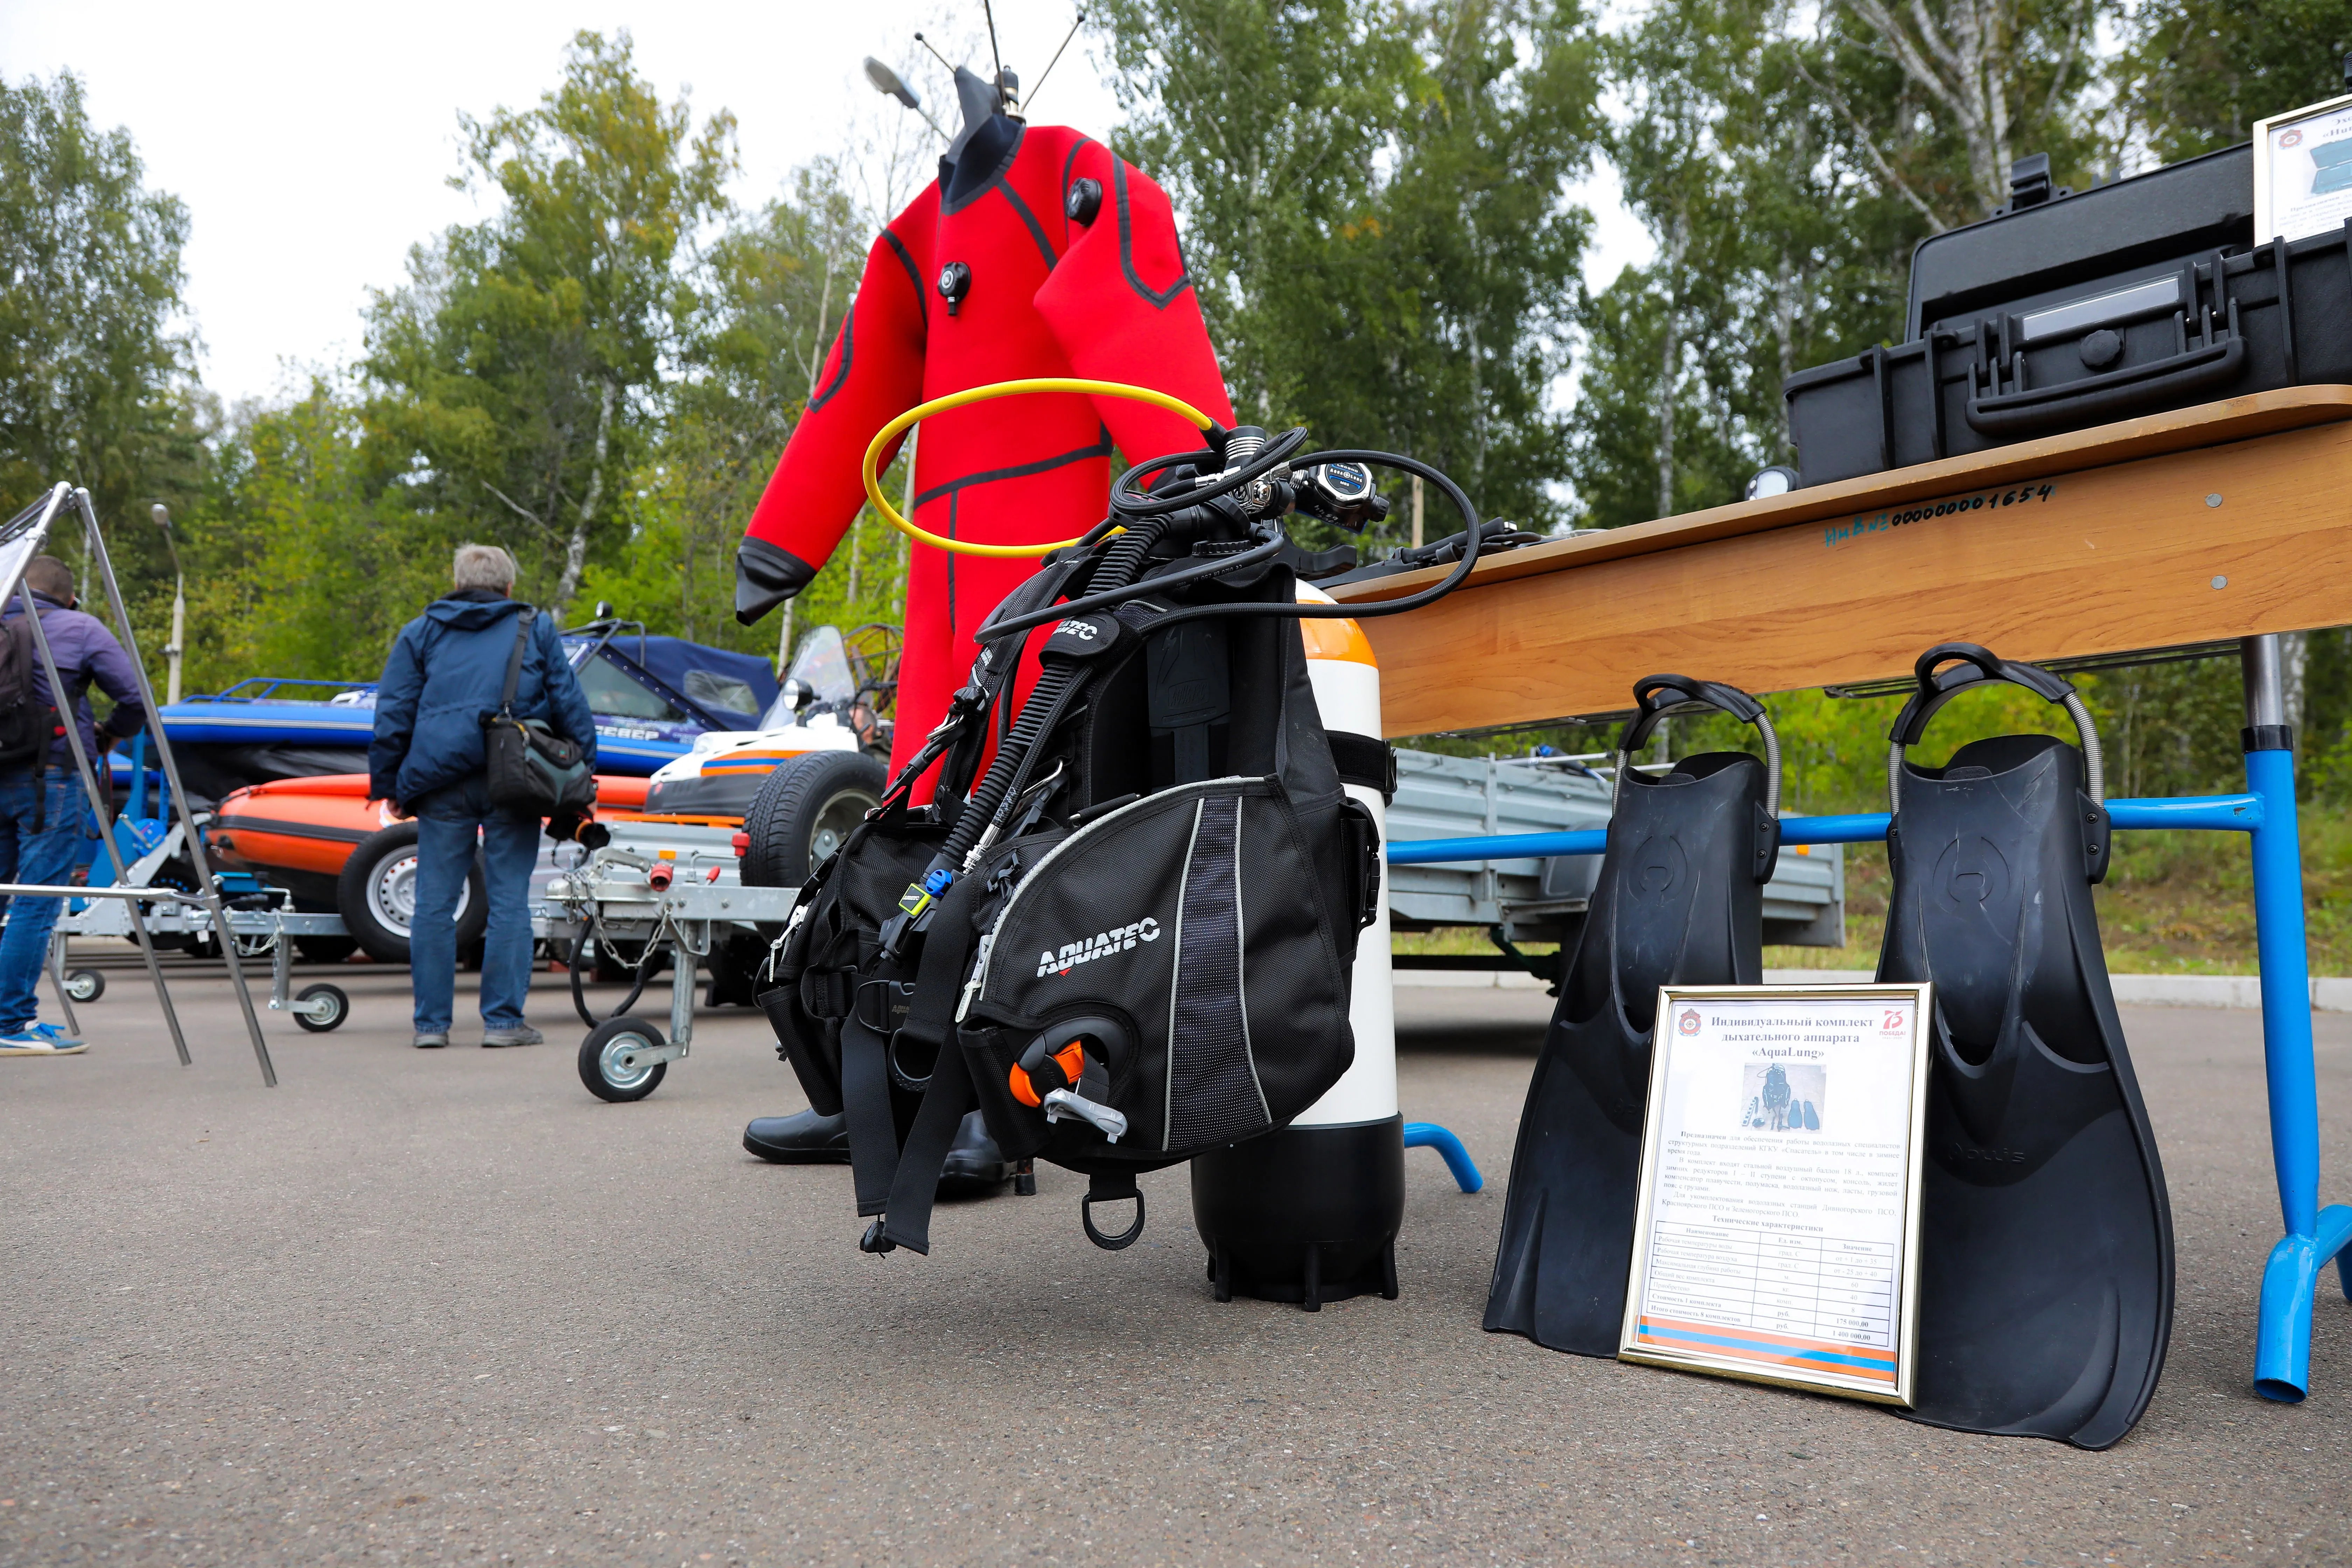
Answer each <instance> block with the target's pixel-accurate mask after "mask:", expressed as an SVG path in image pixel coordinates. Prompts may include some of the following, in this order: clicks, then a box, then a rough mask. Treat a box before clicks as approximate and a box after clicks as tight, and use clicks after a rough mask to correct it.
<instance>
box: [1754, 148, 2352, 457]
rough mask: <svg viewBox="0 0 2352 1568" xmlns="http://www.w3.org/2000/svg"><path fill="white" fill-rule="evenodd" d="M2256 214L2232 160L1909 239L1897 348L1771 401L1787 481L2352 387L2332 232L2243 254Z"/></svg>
mask: <svg viewBox="0 0 2352 1568" xmlns="http://www.w3.org/2000/svg"><path fill="white" fill-rule="evenodd" d="M2252 196H2253V174H2252V153H2251V151H2250V150H2249V149H2247V148H2245V147H2234V148H2231V149H2229V150H2228V151H2226V152H2221V153H2210V154H2208V155H2207V156H2205V157H2203V158H2197V159H2191V160H2190V161H2189V162H2187V163H2176V164H2172V165H2170V166H2168V167H2167V168H2163V169H2158V170H2156V171H2154V172H2153V173H2150V174H2142V175H2139V176H2137V178H2134V179H2129V180H2120V181H2116V182H2115V183H2114V184H2105V185H2100V186H2096V187H2094V188H2093V189H2091V190H2087V191H2084V192H2081V193H2079V194H2076V195H2061V196H2058V197H2055V198H2053V199H2052V200H2049V201H2046V202H2043V203H2042V204H2041V205H2035V206H2031V207H2026V208H2023V209H2021V210H2016V211H2011V212H2009V213H2005V214H2003V215H2002V216H1997V217H1993V218H1989V219H1987V220H1986V221H1985V222H1983V223H1979V224H1972V225H1970V226H1968V227H1966V228H1960V229H1953V230H1951V231H1949V232H1948V233H1945V234H1941V235H1937V236H1934V237H1930V238H1928V239H1926V240H1923V241H1921V242H1920V245H1919V248H1918V250H1917V252H1916V255H1915V257H1914V258H1913V264H1912V288H1911V328H1912V334H1913V335H1912V337H1911V340H1910V341H1909V342H1905V343H1901V344H1899V345H1896V346H1895V347H1892V348H1874V349H1871V350H1869V351H1868V352H1866V353H1862V354H1860V355H1857V356H1855V357H1853V358H1851V359H1843V360H1838V361H1835V362H1834V363H1830V364H1825V365H1821V366H1818V367H1816V368H1814V369H1811V370H1805V371H1800V372H1798V373H1797V374H1795V375H1792V376H1790V378H1789V380H1788V382H1787V384H1785V386H1784V388H1783V395H1785V396H1786V397H1787V398H1788V400H1789V424H1790V435H1791V437H1793V439H1794V441H1795V444H1796V447H1797V457H1798V471H1799V474H1800V476H1801V478H1800V480H1799V482H1800V483H1801V484H1805V485H1818V484H1826V483H1828V482H1830V481H1831V480H1833V479H1853V478H1855V477H1857V476H1860V475H1863V474H1872V473H1878V472H1882V471H1884V470H1885V469H1889V468H1906V467H1908V466H1909V465H1911V464H1914V463H1924V462H1928V461H1931V460H1933V459H1935V458H1948V457H1954V456H1958V455H1959V454H1961V453H1964V452H1979V451H1984V450H1986V449H1988V448H1990V447H2000V446H2005V445H2007V444H2009V443H2011V442H2013V441H2023V440H2028V439H2031V438H2032V437H2038V436H2051V435H2057V434H2061V433H2063V432H2065V431H2069V430H2079V429H2084V428H2087V427H2089V426H2095V425H2104V424H2106V423H2109V422H2110V421H2113V420H2117V419H2126V418H2130V417H2132V416H2136V415H2141V414H2152V413H2157V412H2158V411H2161V410H2163V409H2168V408H2185V407H2189V406H2190V405H2195V404H2200V403H2210V402H2213V401H2215V400H2217V399H2221V398H2224V397H2232V396H2237V395H2242V394H2245V393H2251V392H2263V391H2268V390H2270V389H2272V388H2274V387H2281V386H2293V385H2296V384H2303V383H2315V382H2347V381H2352V255H2347V247H2346V231H2338V232H2335V233H2330V234H2324V235H2315V236H2312V237H2308V238H2305V239H2299V240H2295V241H2294V242H2292V243H2291V244H2287V243H2280V242H2273V243H2269V244H2265V245H2262V246H2259V247H2256V246H2254V245H2252V235H2253V220H2252V216H2251V209H2252V205H2253V202H2252ZM2348 227H2352V226H2348ZM2282 280H2284V287H2282Z"/></svg>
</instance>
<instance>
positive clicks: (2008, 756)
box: [1878, 643, 2172, 1448]
mask: <svg viewBox="0 0 2352 1568" xmlns="http://www.w3.org/2000/svg"><path fill="white" fill-rule="evenodd" d="M1939 667H1946V668H1939ZM1917 673H1918V678H1919V688H1918V690H1917V691H1916V693H1915V694H1914V695H1913V697H1912V699H1911V700H1910V701H1909V702H1908V703H1906V705H1905V706H1904V709H1903V712H1902V714H1901V716H1900V717H1898V718H1897V719H1896V720H1895V729H1894V732H1893V736H1892V739H1893V741H1894V750H1893V752H1892V753H1891V754H1890V756H1889V758H1888V763H1887V771H1888V774H1889V783H1890V788H1891V790H1892V793H1893V795H1894V809H1895V823H1894V826H1893V828H1892V830H1891V831H1889V833H1888V834H1887V855H1888V858H1889V860H1890V861H1891V863H1892V866H1893V868H1894V890H1893V893H1892V896H1891V900H1890V904H1889V909H1888V911H1887V920H1886V942H1885V949H1884V951H1883V952H1881V953H1880V956H1879V961H1878V978H1879V979H1880V980H1882V981H1889V982H1893V981H1901V982H1915V981H1922V980H1924V981H1931V982H1933V983H1934V985H1935V994H1934V1002H1935V1005H1934V1027H1933V1032H1932V1034H1931V1037H1930V1038H1929V1042H1928V1056H1929V1068H1928V1079H1927V1139H1928V1143H1927V1158H1926V1161H1925V1165H1924V1168H1925V1177H1924V1180H1923V1182H1922V1184H1921V1200H1920V1215H1919V1224H1920V1234H1919V1329H1918V1348H1917V1352H1916V1354H1917V1363H1916V1367H1917V1371H1916V1383H1915V1387H1914V1395H1915V1397H1914V1405H1913V1409H1912V1412H1911V1414H1912V1415H1915V1416H1916V1417H1917V1418H1918V1419H1920V1420H1922V1421H1927V1422H1931V1423H1933V1424H1935V1425H1936V1426H1951V1427H1957V1428H1958V1429H1960V1430H1962V1431H1969V1432H1989V1433H2004V1434H2019V1435H2025V1436H2041V1437H2054V1438H2060V1439H2063V1440H2064V1441H2066V1442H2069V1443H2073V1444H2075V1445H2077V1446H2078V1447H2085V1448H2105V1447H2109V1446H2111V1445H2112V1444H2114V1443H2115V1442H2116V1441H2117V1440H2118V1439H2120V1438H2121V1437H2122V1436H2124V1434H2125V1433H2126V1432H2128V1431H2130V1430H2131V1428H2132V1424H2133V1423H2134V1422H2136V1421H2137V1420H2138V1419H2139V1417H2140V1413H2141V1412H2142V1411H2144V1410H2146V1409H2147V1402H2148V1399H2149V1397H2150V1395H2152V1394H2154V1393H2155V1392H2156V1382H2157V1375H2158V1373H2159V1372H2161V1371H2162V1369H2163V1366H2164V1352H2165V1346H2166V1342H2167V1341H2168V1339H2169V1337H2170V1334H2171V1331H2172V1208H2171V1204H2170V1202H2169V1200H2168V1198H2167V1196H2166V1194H2165V1188H2164V1172H2163V1169H2162V1167H2161V1166H2159V1165H2158V1163H2157V1154H2156V1138H2155V1135H2154V1134H2153V1133H2152V1132H2151V1131H2149V1129H2148V1124H2147V1110H2145V1108H2144V1107H2143V1106H2142V1105H2141V1103H2140V1095H2139V1085H2138V1083H2137V1080H2136V1079H2134V1078H2133V1076H2132V1067H2131V1058H2130V1057H2129V1056H2128V1055H2127V1054H2126V1051H2125V1048H2124V1036H2123V1027H2122V1025H2121V1023H2120V1022H2119V1021H2118V1019H2117V1018H2116V1003H2115V995H2114V993H2113V991H2112V989H2111V987H2110V986H2109V984H2108V983H2107V967H2106V960H2105V956H2104V955H2103V953H2102V952H2101V951H2100V947H2099V927H2098V920H2097V917H2096V915H2095V912H2094V910H2093V908H2092V901H2091V888H2092V885H2093V884H2094V883H2095V882H2097V881H2098V880H2099V879H2101V878H2102V877H2104V876H2105V874H2106V865H2107V847H2108V824H2107V814H2106V811H2105V807H2104V806H2103V805H2101V804H2100V801H2101V794H2102V788H2101V776H2100V775H2101V771H2102V770H2101V767H2100V763H2099V752H2098V734H2097V731H2095V729H2094V728H2093V727H2092V724H2091V720H2090V716H2089V714H2088V713H2087V712H2085V711H2084V709H2083V705H2082V703H2081V701H2080V700H2079V699H2077V698H2076V697H2075V696H2074V688H2073V687H2072V686H2070V685H2068V684H2067V683H2066V682H2065V681H2064V680H2063V679H2059V678H2058V677H2057V676H2054V675H2052V674H2051V673H2050V672H2049V671H2047V670H2044V669H2041V668H2036V667H2034V666H2032V665H2027V664H2011V663H2007V662H2005V661H2003V660H2001V659H2000V658H1996V657H1995V656H1994V655H1992V654H1991V653H1990V652H1988V651H1987V650H1986V649H1984V648H1981V647H1975V646H1974V645H1972V644H1969V643H1945V644H1942V645H1941V646H1939V647H1932V648H1929V649H1928V650H1927V653H1925V654H1924V655H1922V656H1921V657H1920V659H1919V663H1918V669H1917ZM1990 681H2008V682H2011V683H2013V684H2016V685H2019V686H2022V687H2024V688H2026V689H2028V690H2031V691H2033V692H2036V693H2038V694H2040V695H2041V696H2042V697H2044V698H2047V699H2048V700H2051V701H2053V702H2062V703H2063V704H2064V705H2065V706H2066V709H2067V710H2068V712H2069V713H2071V714H2072V715H2073V717H2074V722H2075V725H2076V728H2077V730H2078V731H2079V732H2080V734H2081V736H2082V739H2083V742H2084V744H2083V750H2082V751H2081V752H2077V751H2076V750H2075V748H2074V747H2073V746H2070V745H2067V744H2066V743H2065V742H2063V741H2061V740H2058V739H2057V738H2055V737H2053V736H2049V735H2003V736H1999V737H1996V738H1993V739H1990V740H1983V741H1972V742H1969V743H1968V744H1967V745H1964V746H1962V747H1961V748H1960V749H1959V750H1958V751H1957V752H1954V753H1953V754H1952V758H1951V760H1950V761H1949V762H1948V763H1946V764H1945V765H1944V766H1942V767H1940V768H1927V767H1920V766H1918V765H1916V764H1915V763H1910V762H1908V761H1906V760H1905V757H1904V751H1905V748H1906V747H1908V746H1911V745H1914V744H1916V743H1917V742H1918V740H1919V737H1920V734H1921V732H1922V731H1924V730H1925V729H1926V728H1927V721H1928V720H1929V719H1930V718H1931V717H1932V716H1933V715H1934V713H1935V712H1936V710H1937V709H1938V708H1940V707H1942V706H1943V704H1944V703H1945V702H1946V701H1948V700H1949V699H1950V698H1951V697H1952V696H1953V695H1954V694H1955V693H1957V692H1958V691H1959V690H1961V689H1964V688H1967V687H1970V686H1974V685H1977V684H1979V683H1981V682H1990ZM2086 758H2087V764H2088V765H2087V773H2088V776H2087V778H2086V777H2085V759H2086Z"/></svg>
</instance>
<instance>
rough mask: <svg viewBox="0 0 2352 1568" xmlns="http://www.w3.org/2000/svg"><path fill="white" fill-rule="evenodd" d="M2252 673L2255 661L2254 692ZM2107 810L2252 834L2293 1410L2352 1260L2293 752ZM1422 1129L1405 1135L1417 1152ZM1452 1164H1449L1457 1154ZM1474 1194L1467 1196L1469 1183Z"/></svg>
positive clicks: (1595, 839) (2265, 1369)
mask: <svg viewBox="0 0 2352 1568" xmlns="http://www.w3.org/2000/svg"><path fill="white" fill-rule="evenodd" d="M2250 640H2251V639H2250ZM2251 668H2252V667H2251V664H2250V676H2249V684H2250V687H2251V684H2252V674H2251ZM2106 806H2107V818H2108V820H2109V821H2110V822H2111V823H2113V824H2114V825H2115V826H2116V827H2119V828H2200V829H2204V830H2207V831H2211V832H2223V833H2244V834H2249V835H2251V836H2252V839H2253V869H2254V941H2255V951H2256V954H2257V958H2258V961H2259V963H2260V966H2261V970H2262V977H2261V978H2262V995H2263V1064H2264V1071H2265V1075H2266V1077H2267V1079H2268V1081H2269V1088H2270V1108H2271V1158H2272V1161H2273V1163H2274V1164H2275V1166H2276V1167H2277V1171H2278V1186H2279V1207H2280V1209H2281V1211H2282V1213H2283V1214H2284V1218H2285V1222H2286V1235H2285V1236H2284V1237H2283V1238H2281V1240H2280V1241H2279V1243H2278V1245H2277V1246H2276V1247H2273V1248H2271V1256H2270V1262H2269V1264H2268V1265H2267V1266H2266V1267H2265V1268H2264V1269H2263V1294H2262V1307H2261V1310H2260V1318H2259V1323H2258V1326H2257V1330H2256V1335H2255V1342H2254V1388H2255V1390H2256V1391H2257V1392H2258V1393H2260V1394H2262V1395H2263V1397H2264V1398H2266V1399H2274V1400H2279V1401H2282V1402H2284V1403H2286V1404H2294V1403H2295V1402H2297V1401H2299V1400H2301V1399H2302V1398H2303V1397H2304V1395H2305V1394H2307V1393H2308V1392H2309V1391H2310V1377H2311V1313H2312V1296H2313V1293H2314V1291H2315V1288H2316V1287H2317V1284H2318V1280H2319V1271H2320V1270H2321V1269H2322V1268H2326V1266H2327V1264H2328V1263H2329V1262H2330V1261H2333V1262H2334V1263H2335V1264H2336V1278H2337V1281H2338V1283H2339V1284H2341V1285H2342V1287H2343V1289H2344V1293H2345V1295H2346V1296H2347V1298H2352V1258H2347V1257H2346V1256H2345V1247H2346V1244H2347V1242H2352V1205H2344V1204H2330V1205H2327V1206H2326V1208H2321V1207H2320V1206H2319V1089H2318V1083H2317V1079H2316V1077H2315V1072H2314V1068H2313V1064H2312V1043H2311V964H2310V959H2309V955H2308V953H2307V952H2306V948H2305V940H2304V906H2303V855H2302V844H2301V839H2300V837H2299V836H2298V834H2297V830H2296V826H2295V808H2294V752H2293V751H2291V750H2286V749H2284V748H2275V749H2273V748H2268V747H2265V748H2263V749H2261V750H2253V751H2249V752H2247V753H2246V793H2245V794H2244V795H2181V796H2171V797H2160V798H2156V799H2149V800H2111V801H2109V802H2107V803H2106ZM1888 820H1889V819H1888V818H1887V816H1885V814H1883V813H1874V812H1872V813H1861V814H1857V815H1854V816H1793V817H1789V818H1786V819H1785V820H1783V821H1782V822H1781V824H1780V840H1781V842H1782V843H1784V844H1865V843H1871V842H1874V841H1876V840H1880V839H1884V838H1885V837H1886V826H1887V822H1888ZM1608 837H1609V836H1608V831H1607V830H1606V829H1605V828H1598V827H1595V828H1584V829H1580V830H1579V831H1576V832H1572V833H1518V834H1506V835H1500V836H1497V837H1485V838H1417V839H1411V840H1407V841H1405V842H1402V843H1391V845H1389V846H1388V858H1389V863H1390V864H1391V865H1395V866H1427V865H1434V864H1439V863H1443V862H1446V861H1460V860H1518V859H1527V858H1538V857H1547V856H1553V855H1598V854H1600V853H1601V850H1602V849H1603V848H1604V847H1606V845H1607V841H1608ZM1416 1125H1418V1124H1416ZM1413 1131H1414V1129H1413V1128H1412V1127H1408V1128H1407V1129H1406V1130H1405V1142H1406V1143H1407V1145H1408V1146H1411V1145H1412V1142H1413V1138H1412V1133H1413ZM1433 1131H1443V1130H1442V1129H1433ZM1449 1136H1450V1134H1449ZM1430 1142H1435V1140H1434V1139H1432V1140H1430ZM1457 1147H1458V1144H1457ZM1439 1148H1440V1149H1441V1151H1442V1150H1443V1149H1444V1145H1443V1144H1440V1145H1439ZM1446 1157H1447V1162H1448V1163H1452V1161H1453V1156H1452V1154H1450V1153H1449V1154H1447V1156H1446ZM1465 1159H1466V1156H1465ZM1459 1173H1460V1172H1459V1168H1458V1167H1457V1168H1456V1174H1457V1175H1459ZM1465 1190H1470V1189H1468V1187H1467V1185H1466V1184H1465Z"/></svg>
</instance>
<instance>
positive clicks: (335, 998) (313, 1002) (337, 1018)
mask: <svg viewBox="0 0 2352 1568" xmlns="http://www.w3.org/2000/svg"><path fill="white" fill-rule="evenodd" d="M294 1000H295V1001H296V1002H297V1003H298V1004H301V1005H304V1006H316V1007H318V1009H319V1010H318V1013H317V1015H316V1016H313V1015H312V1014H310V1012H307V1011H303V1010H301V1009H300V1008H298V1009H297V1011H296V1012H295V1014H294V1022H295V1023H296V1024H298V1025H299V1026H301V1027H303V1028H305V1029H307V1030H309V1031H310V1033H311V1034H314V1035H323V1034H325V1033H326V1032H327V1031H328V1030H330V1029H338V1028H341V1026H342V1023H343V1020H344V1019H346V1018H348V1017H350V1016H352V999H351V997H350V995H349V994H346V993H345V992H344V990H343V988H342V987H341V986H340V985H306V986H304V987H303V988H302V990H301V991H300V992H299V994H297V995H296V996H295V998H294Z"/></svg>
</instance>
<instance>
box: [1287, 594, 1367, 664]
mask: <svg viewBox="0 0 2352 1568" xmlns="http://www.w3.org/2000/svg"><path fill="white" fill-rule="evenodd" d="M1298 602H1299V603H1300V604H1302V605H1329V604H1335V603H1337V602H1338V601H1336V600H1334V599H1333V598H1332V597H1331V595H1328V594H1327V593H1325V592H1323V590H1322V589H1320V588H1318V587H1316V586H1314V585H1313V584H1307V583H1301V584H1298ZM1298 635H1299V636H1300V637H1304V638H1306V639H1307V658H1329V659H1340V660H1344V661H1346V662H1348V663H1350V664H1369V665H1370V666H1371V667H1372V668H1374V669H1378V668H1380V667H1381V661H1380V660H1379V659H1377V658H1373V657H1372V644H1371V639H1370V638H1369V637H1365V636H1364V629H1363V628H1362V627H1361V626H1358V625H1357V624H1356V623H1355V622H1354V621H1352V620H1345V621H1301V622H1299V623H1298Z"/></svg>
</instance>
